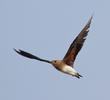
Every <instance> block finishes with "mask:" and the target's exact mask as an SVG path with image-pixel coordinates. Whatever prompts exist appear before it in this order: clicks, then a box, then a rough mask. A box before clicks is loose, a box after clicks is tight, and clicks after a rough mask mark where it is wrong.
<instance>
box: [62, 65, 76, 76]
mask: <svg viewBox="0 0 110 100" xmlns="http://www.w3.org/2000/svg"><path fill="white" fill-rule="evenodd" d="M63 72H64V73H67V74H70V75H75V74H76V73H77V71H76V70H75V69H73V68H72V67H71V66H68V65H66V66H65V67H64V68H63Z"/></svg>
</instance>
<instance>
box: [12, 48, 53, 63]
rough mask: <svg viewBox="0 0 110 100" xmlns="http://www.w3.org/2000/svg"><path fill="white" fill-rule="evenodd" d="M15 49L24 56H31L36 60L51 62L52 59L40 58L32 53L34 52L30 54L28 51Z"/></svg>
mask: <svg viewBox="0 0 110 100" xmlns="http://www.w3.org/2000/svg"><path fill="white" fill-rule="evenodd" d="M14 51H16V52H17V53H18V54H20V55H22V56H24V57H27V58H30V59H36V60H39V61H43V62H47V63H51V61H48V60H44V59H41V58H39V57H37V56H34V55H32V54H30V53H28V52H25V51H23V50H16V49H14Z"/></svg>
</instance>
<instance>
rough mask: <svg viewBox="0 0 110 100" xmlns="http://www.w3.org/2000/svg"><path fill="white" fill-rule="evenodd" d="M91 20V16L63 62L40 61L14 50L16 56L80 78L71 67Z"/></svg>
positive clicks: (21, 51) (28, 54) (23, 52)
mask: <svg viewBox="0 0 110 100" xmlns="http://www.w3.org/2000/svg"><path fill="white" fill-rule="evenodd" d="M91 20H92V16H91V18H90V19H89V21H88V23H87V24H86V25H85V27H84V28H83V29H82V31H81V32H80V33H79V35H78V36H77V37H76V38H75V40H74V41H73V42H72V44H71V45H70V47H69V49H68V51H67V53H66V55H65V56H64V58H63V60H52V61H49V60H45V59H41V58H39V57H37V56H34V55H32V54H30V53H28V52H25V51H23V50H16V49H14V50H15V51H16V52H17V53H18V54H20V55H22V56H24V57H27V58H30V59H35V60H39V61H42V62H46V63H49V64H52V65H53V66H54V67H55V68H56V69H57V70H59V71H61V72H63V73H66V74H69V75H72V76H75V77H77V78H80V77H82V76H81V75H80V74H79V73H78V72H77V71H76V70H75V69H74V66H73V65H74V61H75V59H76V56H77V54H78V53H79V51H80V50H81V48H82V46H83V44H84V41H85V40H86V36H87V35H88V32H89V27H90V24H91Z"/></svg>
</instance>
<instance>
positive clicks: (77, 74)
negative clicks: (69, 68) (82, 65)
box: [75, 73, 83, 78]
mask: <svg viewBox="0 0 110 100" xmlns="http://www.w3.org/2000/svg"><path fill="white" fill-rule="evenodd" d="M75 77H77V78H80V77H83V76H82V75H80V74H79V73H76V75H75Z"/></svg>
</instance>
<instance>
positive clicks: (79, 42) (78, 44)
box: [63, 17, 92, 67]
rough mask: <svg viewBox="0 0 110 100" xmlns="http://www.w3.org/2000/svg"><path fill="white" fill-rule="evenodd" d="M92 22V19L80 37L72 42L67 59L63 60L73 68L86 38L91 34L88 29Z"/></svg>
mask: <svg viewBox="0 0 110 100" xmlns="http://www.w3.org/2000/svg"><path fill="white" fill-rule="evenodd" d="M91 20H92V17H91V18H90V19H89V21H88V23H87V24H86V26H85V27H84V28H83V29H82V31H81V32H80V33H79V35H78V36H77V37H76V38H75V40H74V41H73V42H72V44H71V45H70V47H69V49H68V51H67V53H66V55H65V57H64V58H63V61H64V62H65V63H66V64H67V65H69V66H71V67H73V63H74V60H75V58H76V56H77V54H78V52H79V51H80V50H81V48H82V46H83V44H84V41H85V39H86V36H87V34H88V32H89V30H88V29H89V27H90V24H91Z"/></svg>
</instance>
